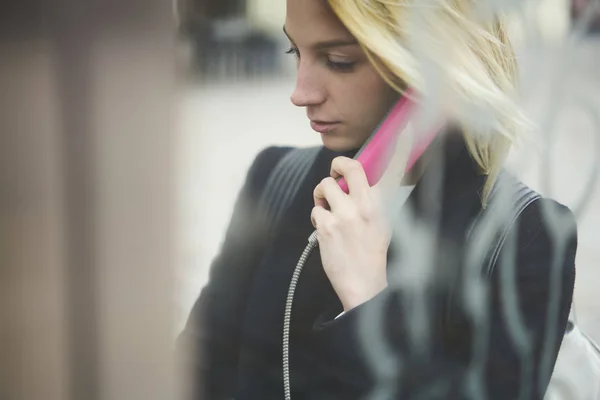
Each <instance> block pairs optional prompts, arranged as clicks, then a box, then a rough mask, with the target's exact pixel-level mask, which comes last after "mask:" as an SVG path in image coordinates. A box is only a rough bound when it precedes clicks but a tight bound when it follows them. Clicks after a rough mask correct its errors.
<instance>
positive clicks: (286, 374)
mask: <svg viewBox="0 0 600 400" xmlns="http://www.w3.org/2000/svg"><path fill="white" fill-rule="evenodd" d="M318 245H319V241H318V240H317V231H314V232H313V233H312V234H311V235H310V236H309V238H308V244H307V245H306V247H305V248H304V251H303V252H302V255H301V256H300V259H299V260H298V264H296V269H295V270H294V273H293V274H292V279H291V281H290V287H289V289H288V295H287V299H286V301H285V314H284V316H283V390H284V393H285V400H291V399H292V389H291V385H290V323H291V322H292V303H293V302H294V292H295V291H296V285H297V284H298V279H300V273H301V272H302V268H304V264H305V263H306V260H307V259H308V257H309V256H310V254H311V253H312V251H313V250H314V249H315V248H316V247H317V246H318Z"/></svg>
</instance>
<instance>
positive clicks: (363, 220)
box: [311, 157, 391, 311]
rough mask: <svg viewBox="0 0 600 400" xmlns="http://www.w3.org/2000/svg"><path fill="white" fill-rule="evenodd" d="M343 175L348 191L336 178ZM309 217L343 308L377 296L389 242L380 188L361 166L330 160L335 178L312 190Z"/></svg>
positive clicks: (384, 279)
mask: <svg viewBox="0 0 600 400" xmlns="http://www.w3.org/2000/svg"><path fill="white" fill-rule="evenodd" d="M339 176H343V177H344V178H345V179H346V181H347V182H348V187H349V192H350V194H348V195H347V194H346V193H344V192H343V191H342V190H341V189H340V187H339V186H338V184H337V182H336V180H335V178H337V177H339ZM313 197H314V201H315V207H314V208H313V210H312V214H311V220H312V223H313V225H314V227H315V228H316V229H317V233H318V239H319V249H320V252H321V260H322V262H323V268H324V269H325V273H326V274H327V277H328V278H329V281H330V282H331V284H332V286H333V288H334V290H335V292H336V293H337V295H338V297H339V299H340V301H341V302H342V305H343V306H344V311H348V310H350V309H352V308H354V307H356V306H358V305H360V304H362V303H364V302H366V301H367V300H369V299H371V298H373V297H374V296H375V295H377V294H378V293H379V292H381V291H382V290H383V289H384V288H385V287H386V286H387V272H386V265H387V251H388V247H389V245H390V241H391V229H390V227H389V226H388V221H387V218H386V214H385V210H384V208H383V201H382V200H383V199H382V192H381V189H380V188H379V187H377V186H374V187H370V186H369V184H368V181H367V177H366V175H365V172H364V170H363V167H362V165H361V164H360V163H359V162H358V161H356V160H353V159H350V158H347V157H337V158H335V159H334V160H333V162H332V164H331V177H329V178H325V179H323V181H321V183H319V185H317V187H316V188H315V191H314V195H313Z"/></svg>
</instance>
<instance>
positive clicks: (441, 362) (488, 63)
mask: <svg viewBox="0 0 600 400" xmlns="http://www.w3.org/2000/svg"><path fill="white" fill-rule="evenodd" d="M473 3H474V2H472V1H468V0H446V1H440V2H435V3H432V4H435V6H434V5H430V6H429V9H425V8H423V9H422V10H421V11H419V8H418V6H416V5H411V4H412V2H406V1H400V0H329V1H328V2H327V1H325V0H288V1H287V16H286V21H285V27H284V31H285V33H286V35H287V36H288V38H289V40H290V44H291V48H290V51H289V52H290V53H292V54H294V55H295V56H296V58H297V61H298V73H297V74H298V76H297V86H296V88H295V90H294V92H293V94H292V96H291V101H292V102H293V103H294V104H295V105H297V106H299V107H305V108H306V110H307V115H308V118H309V119H310V124H311V126H312V128H313V129H314V130H315V131H317V132H319V133H321V137H322V140H323V144H324V147H323V148H322V149H321V150H320V152H319V154H318V155H317V157H316V159H315V160H314V162H313V163H312V164H311V165H310V166H309V168H308V172H307V174H306V177H305V179H304V180H303V181H302V182H301V183H300V187H299V189H298V191H297V193H298V194H297V196H296V197H295V198H294V201H293V202H292V204H291V206H290V207H289V208H288V209H287V212H286V213H285V215H284V216H283V220H282V222H281V224H279V225H278V226H277V227H276V228H274V230H273V229H269V228H267V227H266V226H264V225H262V223H261V221H263V218H262V216H261V215H260V213H259V212H258V211H257V210H258V209H257V207H258V205H257V203H258V199H259V197H260V196H261V193H262V191H263V189H264V187H265V184H266V181H267V180H268V177H269V174H270V172H271V171H272V170H273V169H274V168H275V165H276V164H277V162H278V161H279V160H280V159H282V157H283V156H284V155H285V154H287V152H288V151H290V149H289V148H268V149H266V150H264V151H263V152H262V153H261V154H259V155H258V157H257V158H256V160H255V162H254V164H253V165H252V167H251V168H250V171H249V173H248V176H247V180H246V183H245V185H244V187H243V189H242V191H241V193H240V197H239V199H238V202H237V204H236V207H235V210H234V212H233V216H232V221H231V224H230V226H229V228H228V231H227V234H226V237H225V241H224V244H223V246H222V249H221V251H220V254H219V255H218V257H217V258H216V260H215V261H214V263H213V265H212V267H211V274H210V278H209V282H208V284H207V286H206V287H205V288H204V289H203V290H202V293H201V295H200V297H199V299H198V301H197V303H196V304H195V306H194V308H193V310H192V315H191V318H190V320H189V322H188V324H187V326H186V328H185V330H184V332H183V334H182V336H181V341H182V343H186V344H191V345H192V346H195V348H196V350H194V351H193V352H192V354H193V357H192V358H193V362H194V370H193V374H194V375H193V379H194V380H195V381H197V382H198V385H197V387H196V389H197V392H196V393H195V396H197V397H196V398H202V399H231V398H235V399H237V400H242V399H281V398H283V396H284V389H283V379H282V375H283V372H282V361H281V360H282V349H281V337H282V333H281V332H282V329H283V315H284V306H285V301H286V295H287V291H288V285H289V282H290V279H291V276H292V272H293V270H294V268H295V266H296V263H297V260H298V258H299V256H300V254H301V253H302V250H303V249H304V247H305V245H306V243H307V237H308V236H309V235H310V234H311V232H312V231H313V230H314V229H315V228H316V229H317V231H318V237H319V251H318V252H316V251H315V252H314V253H313V254H312V256H311V257H310V258H309V259H308V260H307V262H306V265H305V267H304V272H303V274H302V276H301V279H300V280H299V283H298V286H297V288H296V294H295V298H294V313H293V321H292V328H291V348H290V357H291V359H292V362H291V371H290V372H291V388H292V398H294V399H353V398H363V397H364V396H366V395H368V394H370V393H372V391H373V390H375V389H381V388H384V387H385V388H386V390H387V392H380V393H386V395H385V396H384V397H383V398H402V399H416V398H419V399H421V398H423V399H425V398H427V399H454V398H456V399H462V398H479V397H477V396H475V397H473V396H472V394H473V393H480V394H482V395H485V396H487V397H488V398H490V399H502V400H505V399H516V398H519V395H520V394H521V393H525V394H526V395H525V397H521V398H527V399H541V398H542V397H543V395H544V391H545V389H546V387H547V385H548V381H549V379H550V373H551V371H552V365H554V362H555V359H556V356H557V352H558V349H559V346H560V341H561V338H562V334H563V332H564V330H565V326H566V323H567V316H568V313H569V308H570V303H571V299H572V293H573V285H574V276H575V271H574V258H575V253H576V246H577V245H576V243H577V239H576V235H575V234H574V233H570V234H569V235H568V236H567V237H566V238H563V239H565V240H566V241H567V243H566V244H567V247H566V251H565V252H564V253H563V254H562V256H560V257H561V258H560V260H559V261H560V282H559V286H558V287H559V290H554V289H553V288H551V286H550V285H551V281H550V279H549V276H550V273H549V270H550V265H551V263H552V260H553V259H554V258H553V257H554V256H555V255H556V252H555V251H554V250H555V247H556V246H557V244H556V242H553V238H552V237H551V233H550V231H549V226H548V221H547V213H546V212H545V211H547V210H552V212H553V213H556V214H557V215H560V216H561V217H562V218H563V219H562V220H563V223H564V224H566V225H569V226H574V225H575V221H574V218H573V216H572V214H571V213H570V211H569V210H568V209H567V208H566V207H564V206H562V205H559V204H558V203H556V202H554V201H552V200H546V199H542V200H538V201H535V202H534V203H532V204H531V205H530V206H528V207H527V209H526V210H525V211H524V212H523V213H522V214H521V215H520V217H519V219H518V221H517V223H516V224H515V228H514V230H515V233H516V234H517V243H516V267H515V269H514V273H515V277H514V288H512V291H513V292H514V295H515V297H514V298H515V299H516V301H517V306H518V307H519V310H520V311H521V319H522V322H523V324H524V326H525V327H526V331H525V333H524V335H525V337H526V338H527V339H528V340H529V343H530V344H531V349H530V352H529V354H528V355H527V357H528V360H524V359H523V357H522V356H523V353H522V351H521V350H522V348H521V347H519V344H518V343H516V342H515V339H514V336H513V335H511V333H510V332H509V331H510V329H511V326H510V325H511V323H512V322H511V321H510V319H509V318H508V317H507V316H506V315H505V307H504V304H503V301H502V293H501V292H502V290H503V286H502V280H501V275H502V271H503V269H502V266H500V265H498V266H496V267H495V268H494V272H493V273H492V276H491V277H490V278H489V302H488V303H485V307H486V308H485V309H486V310H487V313H488V317H489V321H490V325H489V330H488V331H486V332H487V333H486V334H485V337H484V340H483V342H482V341H481V340H479V339H481V337H478V336H477V335H478V334H481V332H479V333H478V331H477V330H476V329H474V326H473V324H472V321H471V320H470V319H469V317H468V314H467V313H466V312H465V310H463V307H462V306H461V305H460V304H458V303H459V302H450V301H449V297H448V293H451V292H452V290H455V289H456V285H455V284H456V282H457V280H456V276H460V275H456V274H457V273H460V271H461V266H462V265H463V264H464V260H465V248H466V246H467V243H466V239H465V238H466V232H467V230H468V229H469V226H470V223H471V222H472V221H473V220H474V219H475V218H476V216H477V215H478V214H479V212H480V211H481V210H482V207H484V204H485V201H486V198H487V195H488V193H489V191H490V188H491V187H492V186H493V184H494V179H495V178H496V176H497V175H498V173H499V171H500V170H501V168H502V164H503V162H504V159H505V156H506V154H507V152H508V149H509V148H510V146H511V144H512V142H513V141H514V140H516V139H517V138H518V137H519V135H520V134H521V133H522V132H524V131H525V129H526V128H527V125H526V122H524V118H523V117H522V116H521V114H520V111H519V109H518V107H517V106H515V104H514V103H513V102H512V101H511V96H512V94H513V92H514V85H515V81H516V76H515V75H516V74H515V69H516V66H515V61H514V56H513V53H512V49H511V45H510V43H509V42H508V40H507V38H506V34H505V30H504V27H503V25H502V24H501V23H500V21H499V20H495V21H494V22H493V23H489V24H488V23H483V22H479V21H480V20H479V19H478V16H477V13H476V10H475V9H473V7H474V6H473ZM414 4H417V2H414ZM419 4H421V3H419ZM411 22H414V23H415V25H414V26H413V27H414V28H415V29H417V28H420V29H417V30H418V32H417V33H414V35H413V33H412V32H414V30H415V29H413V30H411V29H409V27H408V25H410V23H411ZM417 24H419V25H417ZM420 62H427V63H429V64H428V65H434V66H435V65H437V66H439V67H440V68H438V69H435V70H434V71H433V73H432V75H426V74H425V72H424V70H425V69H424V68H421V67H420V66H423V65H424V64H420ZM431 76H434V77H437V78H439V79H438V81H440V82H442V90H441V91H438V92H436V94H435V95H433V94H432V95H431V96H432V97H435V96H442V93H443V94H444V97H440V98H442V99H443V102H442V103H443V104H442V109H443V113H444V115H445V116H448V118H449V120H450V122H451V126H452V127H453V129H448V130H447V131H448V132H447V134H445V135H444V138H443V140H440V141H439V143H438V144H437V145H436V149H438V150H440V151H437V152H434V151H430V152H429V155H426V156H424V157H422V159H421V160H420V161H419V165H418V166H417V167H415V168H413V170H412V171H413V172H412V173H411V174H410V176H405V177H403V179H402V181H398V182H397V184H398V186H400V185H402V186H403V187H404V189H405V190H404V191H405V192H406V193H407V194H406V196H405V197H408V198H407V199H406V205H405V206H406V207H410V209H411V210H414V223H415V226H417V225H418V226H421V227H425V228H424V229H425V230H426V231H427V232H429V233H430V236H431V237H430V239H431V240H430V241H428V242H427V243H435V247H431V246H429V247H427V252H428V253H429V255H430V256H432V260H433V263H432V265H434V269H433V271H432V272H433V273H432V274H430V275H431V276H432V279H431V284H430V285H425V286H424V287H426V291H425V292H424V293H426V300H427V301H426V304H427V307H425V308H423V309H425V310H427V311H428V312H427V313H425V314H424V315H426V317H425V319H424V320H422V321H421V322H419V323H420V324H421V325H419V326H424V327H425V328H427V329H425V330H424V331H423V332H428V334H429V336H428V341H427V342H425V343H427V346H426V348H425V349H423V348H421V347H419V346H418V345H417V346H415V343H414V342H413V341H411V340H409V338H411V337H414V329H413V328H415V326H416V325H417V322H415V323H414V324H413V323H412V320H410V319H408V321H407V318H403V317H402V315H403V310H406V309H411V307H414V306H415V305H414V304H403V302H402V298H401V297H399V296H400V294H401V293H400V292H399V289H398V288H397V286H393V285H391V284H390V281H389V277H390V275H389V273H390V272H389V268H388V267H389V264H390V263H391V261H390V260H391V259H393V258H394V254H392V253H394V252H393V251H388V250H389V247H390V242H391V240H392V235H391V230H390V229H389V226H388V217H386V215H387V214H386V213H385V210H384V209H383V207H382V206H381V204H382V202H381V201H380V200H381V195H380V194H379V192H378V191H377V189H376V188H370V187H369V185H368V184H367V182H366V179H365V175H364V171H363V169H362V168H361V167H360V164H358V163H357V162H356V161H354V160H352V159H351V158H350V157H351V156H352V155H353V154H355V151H356V149H358V148H359V147H360V146H361V145H362V144H363V143H364V141H365V140H366V139H367V138H368V136H369V134H370V133H371V132H372V130H373V129H374V128H375V127H376V126H377V124H378V122H379V121H380V120H381V119H382V117H384V115H385V114H386V112H387V110H388V109H389V108H390V107H391V105H392V104H394V102H395V101H396V100H397V99H398V97H399V95H400V93H402V91H403V89H404V88H405V87H411V88H414V89H415V90H416V91H417V92H418V93H421V94H426V93H432V91H431V89H430V86H429V85H430V83H431V81H430V78H431ZM444 85H445V86H444ZM457 104H460V105H461V106H460V107H459V106H457ZM482 114H483V115H484V116H485V121H486V122H488V123H487V124H482V123H480V121H478V120H477V119H476V118H473V116H475V117H479V116H481V115H482ZM454 128H456V129H454ZM434 168H435V169H437V170H439V171H441V175H440V176H437V178H436V179H438V183H439V184H437V185H433V186H436V187H437V189H435V190H436V191H434V192H430V191H428V190H429V189H428V188H431V187H433V186H432V185H431V182H432V179H434V178H430V179H429V180H428V178H427V176H435V174H428V171H429V170H432V169H434ZM340 175H341V176H343V177H344V178H345V179H346V180H347V181H348V182H349V186H350V194H349V195H346V194H345V193H343V192H342V191H341V190H340V189H339V187H338V186H337V184H336V182H335V180H334V179H333V178H332V176H335V177H337V176H340ZM413 188H414V189H413ZM426 189H427V190H426ZM432 199H433V203H434V205H435V206H434V207H428V206H426V205H427V204H431V203H432ZM434 211H435V212H434ZM309 217H310V218H309ZM566 225H565V226H566ZM411 229H412V227H411ZM565 229H566V228H565ZM421 230H422V229H421ZM571 232H575V230H574V229H573V230H572V231H571ZM392 250H394V249H392ZM400 256H402V254H400ZM405 267H406V266H405ZM409 267H410V266H409ZM412 267H414V266H412ZM409 270H410V268H409ZM413 270H414V268H413ZM430 272H431V271H430ZM453 277H454V278H453ZM390 293H391V294H392V295H391V296H390ZM384 295H385V298H388V299H389V298H393V300H390V301H389V302H388V303H386V304H385V312H384V315H383V325H382V327H381V329H382V331H383V336H381V337H378V338H379V339H375V338H374V339H373V340H381V341H384V342H385V345H386V346H387V347H386V349H388V354H387V355H388V356H390V355H391V356H392V359H395V360H396V361H397V363H396V364H395V365H393V364H390V366H389V368H388V367H385V368H383V370H384V375H383V376H382V375H381V374H378V375H376V374H375V373H374V371H373V368H372V367H373V366H372V365H371V364H369V360H368V355H367V352H368V351H369V349H368V348H365V346H363V344H362V343H361V338H360V334H359V330H360V326H359V321H360V320H361V318H363V317H365V316H367V317H368V316H369V313H374V312H376V311H375V310H376V307H378V306H380V305H381V304H379V303H378V302H379V301H380V299H382V298H384ZM551 303H552V304H555V303H556V304H558V310H559V312H558V314H557V315H552V316H548V315H547V311H548V307H549V304H551ZM419 304H420V303H419ZM423 304H425V301H424V303H423ZM448 309H450V314H451V315H452V318H451V319H450V321H451V322H450V323H440V321H444V315H445V313H446V312H448ZM415 321H416V320H415ZM423 321H424V322H423ZM550 333H551V334H553V335H554V337H555V338H556V340H554V341H550V342H548V341H546V340H545V339H546V337H547V336H548V335H549V334H550ZM478 340H479V341H478ZM474 342H477V343H484V345H485V346H486V351H485V355H486V356H485V359H477V357H474V355H473V353H472V351H471V349H472V344H473V343H474ZM369 343H373V346H374V348H375V347H376V346H378V345H380V344H381V343H378V342H369ZM548 343H549V345H548ZM185 351H190V350H189V348H187V347H186V350H185ZM544 363H546V365H549V366H550V367H549V368H548V367H545V368H544V366H543V364H544ZM477 365H481V366H482V368H481V374H480V375H479V376H477V374H474V373H473V371H474V370H476V369H474V366H477ZM379 367H381V366H379ZM478 383H480V384H481V387H477V385H478ZM523 390H525V391H524V392H522V391H523ZM527 390H529V391H527ZM527 393H528V394H527Z"/></svg>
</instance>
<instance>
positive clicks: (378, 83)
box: [348, 72, 398, 135]
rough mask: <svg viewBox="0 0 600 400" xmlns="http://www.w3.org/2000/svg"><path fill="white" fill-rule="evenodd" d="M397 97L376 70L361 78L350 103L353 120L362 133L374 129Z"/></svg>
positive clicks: (365, 133)
mask: <svg viewBox="0 0 600 400" xmlns="http://www.w3.org/2000/svg"><path fill="white" fill-rule="evenodd" d="M348 97H349V98H350V94H348ZM397 98H398V94H397V93H396V92H395V91H394V90H393V89H392V88H390V87H389V86H388V85H387V83H386V82H385V81H384V80H383V79H382V78H380V77H379V75H377V73H376V72H373V73H372V74H370V76H367V77H365V78H364V79H362V82H361V84H360V86H359V87H357V88H356V91H355V93H354V95H353V96H352V101H353V103H352V105H353V107H354V110H353V111H354V113H353V115H354V116H355V121H356V123H357V124H359V125H360V127H361V130H362V131H363V134H364V135H369V134H370V133H371V131H372V130H373V129H375V127H376V126H377V125H378V124H379V122H380V121H381V120H382V119H383V118H384V116H385V115H386V113H387V112H388V110H389V109H390V108H391V107H392V105H393V103H394V102H395V101H396V99H397Z"/></svg>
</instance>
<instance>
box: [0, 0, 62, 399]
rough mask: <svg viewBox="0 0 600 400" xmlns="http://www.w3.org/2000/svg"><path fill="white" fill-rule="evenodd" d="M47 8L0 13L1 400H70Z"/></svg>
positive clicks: (14, 6) (31, 5) (26, 4)
mask: <svg viewBox="0 0 600 400" xmlns="http://www.w3.org/2000/svg"><path fill="white" fill-rule="evenodd" d="M44 7H45V5H44V4H43V2H41V1H40V2H36V1H29V0H26V1H19V2H16V1H14V2H2V3H1V4H0V88H1V89H0V399H24V400H28V399H49V400H63V399H69V397H68V393H69V390H68V370H69V368H68V366H69V362H68V357H67V354H68V351H67V350H68V346H67V342H66V335H67V324H66V322H67V319H66V298H65V292H66V290H67V288H68V285H67V283H66V282H65V280H64V277H65V276H66V269H65V264H66V263H65V251H64V248H65V240H64V239H65V237H64V228H65V226H64V222H65V219H64V218H63V217H64V215H63V176H62V166H61V164H62V159H61V153H62V145H63V143H62V140H61V132H60V130H59V129H58V127H59V125H60V121H59V118H58V115H57V113H56V108H55V106H56V98H55V94H56V93H55V86H54V85H55V79H54V69H53V61H54V55H53V54H52V52H51V50H50V45H49V43H50V38H49V35H48V24H47V23H48V21H47V19H46V17H45V10H44Z"/></svg>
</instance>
